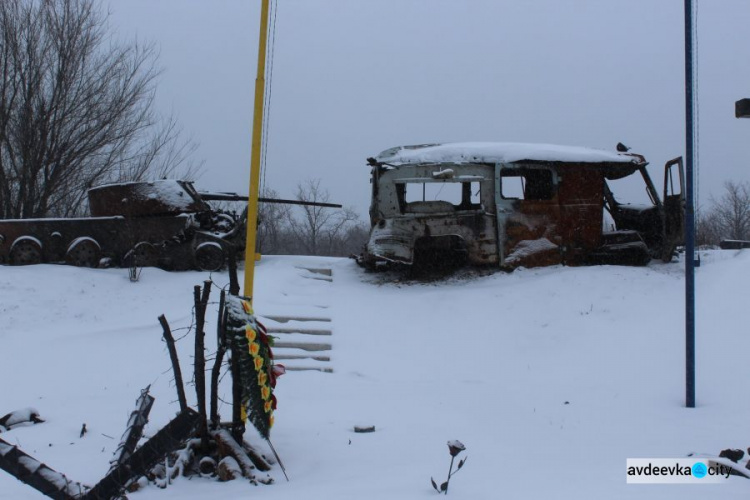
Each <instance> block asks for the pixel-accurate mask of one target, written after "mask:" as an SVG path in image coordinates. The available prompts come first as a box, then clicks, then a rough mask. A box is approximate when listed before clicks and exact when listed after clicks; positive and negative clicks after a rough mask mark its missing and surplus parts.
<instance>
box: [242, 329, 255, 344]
mask: <svg viewBox="0 0 750 500" xmlns="http://www.w3.org/2000/svg"><path fill="white" fill-rule="evenodd" d="M245 337H247V341H248V342H250V343H252V342H255V337H256V334H255V330H253V328H252V327H251V326H246V327H245Z"/></svg>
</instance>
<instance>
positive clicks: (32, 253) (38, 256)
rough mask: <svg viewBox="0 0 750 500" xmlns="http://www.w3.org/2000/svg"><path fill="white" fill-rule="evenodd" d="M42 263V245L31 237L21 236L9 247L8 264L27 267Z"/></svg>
mask: <svg viewBox="0 0 750 500" xmlns="http://www.w3.org/2000/svg"><path fill="white" fill-rule="evenodd" d="M41 262H42V244H41V243H40V242H39V240H37V239H36V238H32V237H31V236H21V237H20V238H18V239H17V240H16V241H14V242H13V245H12V246H11V247H10V263H11V264H13V265H14V266H29V265H32V264H40V263H41Z"/></svg>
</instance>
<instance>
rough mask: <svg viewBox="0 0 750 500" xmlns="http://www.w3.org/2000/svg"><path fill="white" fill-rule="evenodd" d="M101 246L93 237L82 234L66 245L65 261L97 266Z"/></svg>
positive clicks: (77, 264) (79, 265)
mask: <svg viewBox="0 0 750 500" xmlns="http://www.w3.org/2000/svg"><path fill="white" fill-rule="evenodd" d="M101 254H102V248H101V246H100V245H99V243H97V241H96V240H95V239H93V238H89V237H87V236H83V237H81V238H76V239H74V240H73V242H72V243H71V244H70V245H68V251H67V252H65V262H66V263H68V264H70V265H73V266H78V267H98V266H99V259H100V257H101Z"/></svg>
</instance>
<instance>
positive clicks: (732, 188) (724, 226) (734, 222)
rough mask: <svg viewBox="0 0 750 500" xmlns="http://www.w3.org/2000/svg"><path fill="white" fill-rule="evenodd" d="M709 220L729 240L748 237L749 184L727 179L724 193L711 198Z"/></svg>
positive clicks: (749, 213) (749, 211)
mask: <svg viewBox="0 0 750 500" xmlns="http://www.w3.org/2000/svg"><path fill="white" fill-rule="evenodd" d="M712 203H713V207H712V213H711V214H710V215H709V217H711V219H710V221H711V223H712V225H713V226H714V227H715V228H716V230H717V232H718V233H719V236H720V237H721V238H726V239H731V240H748V239H750V184H749V183H747V182H734V181H727V182H725V183H724V195H723V196H722V197H721V198H720V199H719V200H715V199H713V198H712Z"/></svg>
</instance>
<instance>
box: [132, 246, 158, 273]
mask: <svg viewBox="0 0 750 500" xmlns="http://www.w3.org/2000/svg"><path fill="white" fill-rule="evenodd" d="M124 261H125V265H126V266H128V267H132V266H136V267H156V265H157V264H158V263H159V252H158V251H157V250H156V247H155V246H154V245H152V244H151V243H149V242H148V241H141V242H140V243H137V244H136V245H135V246H134V247H133V248H132V249H131V250H130V251H129V252H128V253H127V254H125V259H124Z"/></svg>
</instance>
